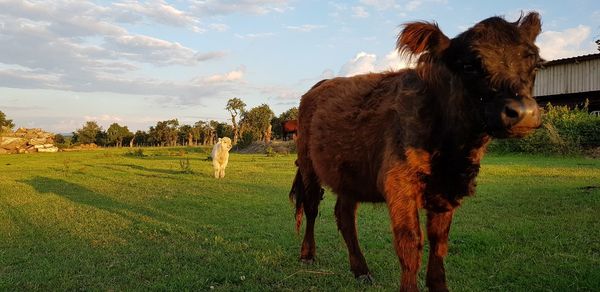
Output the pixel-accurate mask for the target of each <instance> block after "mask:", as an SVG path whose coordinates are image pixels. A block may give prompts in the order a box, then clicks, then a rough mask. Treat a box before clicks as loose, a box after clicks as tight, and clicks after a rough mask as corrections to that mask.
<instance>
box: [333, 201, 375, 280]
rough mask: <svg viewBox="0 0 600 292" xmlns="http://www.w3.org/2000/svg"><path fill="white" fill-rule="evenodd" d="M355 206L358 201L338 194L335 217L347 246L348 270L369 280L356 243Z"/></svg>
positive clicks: (368, 274)
mask: <svg viewBox="0 0 600 292" xmlns="http://www.w3.org/2000/svg"><path fill="white" fill-rule="evenodd" d="M357 208H358V203H357V202H356V201H354V200H352V199H348V198H347V197H344V196H342V195H340V196H338V199H337V202H336V203H335V218H336V221H337V226H338V229H339V230H340V232H341V233H342V236H343V237H344V241H345V242H346V247H347V248H348V256H349V258H350V270H351V271H352V273H354V276H355V277H356V278H358V279H361V280H365V281H369V282H370V281H372V280H373V279H372V277H371V274H370V272H369V267H368V266H367V262H366V261H365V257H364V255H363V253H362V251H361V250H360V246H359V244H358V236H357V232H356V210H357Z"/></svg>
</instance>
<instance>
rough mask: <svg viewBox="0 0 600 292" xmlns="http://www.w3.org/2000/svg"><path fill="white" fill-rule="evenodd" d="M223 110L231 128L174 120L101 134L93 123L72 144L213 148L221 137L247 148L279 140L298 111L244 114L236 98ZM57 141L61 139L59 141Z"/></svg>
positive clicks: (243, 105) (115, 127)
mask: <svg viewBox="0 0 600 292" xmlns="http://www.w3.org/2000/svg"><path fill="white" fill-rule="evenodd" d="M225 109H226V110H227V111H228V112H229V114H230V115H231V124H227V123H222V122H218V121H215V120H211V121H198V122H196V123H194V124H193V125H187V124H179V121H178V120H177V119H172V120H166V121H159V122H157V123H156V125H155V126H151V127H150V129H148V131H140V130H138V131H136V132H135V133H133V132H131V131H130V130H129V129H128V128H127V126H122V125H119V124H118V123H113V124H111V125H110V126H109V128H108V129H107V130H106V131H104V130H103V129H102V127H100V126H99V125H98V123H96V122H95V121H88V122H86V123H85V124H84V125H83V127H82V128H80V129H77V130H76V131H75V132H73V137H72V139H71V143H81V144H89V143H95V144H98V145H100V146H116V147H121V146H123V145H129V146H133V145H136V146H176V145H190V146H191V145H212V144H214V143H216V141H217V139H218V138H220V137H229V138H231V139H232V140H233V144H234V145H236V144H240V145H241V146H246V145H248V144H250V143H252V142H254V141H265V142H269V141H270V140H271V139H272V138H273V137H275V138H281V136H282V134H281V131H282V129H281V122H282V121H285V120H291V119H297V117H298V108H296V107H294V108H291V109H289V110H288V111H286V112H284V113H282V114H281V115H279V116H278V117H277V116H275V114H274V113H273V111H272V110H271V108H270V107H269V106H268V105H266V104H262V105H259V106H257V107H254V108H252V109H250V110H246V103H245V102H244V101H242V100H241V99H239V98H232V99H230V100H228V101H227V104H226V107H225ZM59 139H60V137H59Z"/></svg>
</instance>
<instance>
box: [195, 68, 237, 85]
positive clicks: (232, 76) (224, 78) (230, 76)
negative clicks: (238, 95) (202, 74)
mask: <svg viewBox="0 0 600 292" xmlns="http://www.w3.org/2000/svg"><path fill="white" fill-rule="evenodd" d="M245 71H246V68H245V67H240V68H239V69H237V70H233V71H230V72H227V73H225V74H215V75H211V76H209V77H207V78H202V79H200V80H203V81H205V82H209V83H215V82H231V81H240V80H242V79H243V78H244V73H245Z"/></svg>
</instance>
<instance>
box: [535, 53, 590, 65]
mask: <svg viewBox="0 0 600 292" xmlns="http://www.w3.org/2000/svg"><path fill="white" fill-rule="evenodd" d="M594 59H600V53H598V54H589V55H582V56H575V57H569V58H563V59H556V60H552V61H548V62H546V63H545V64H544V66H545V67H548V66H554V65H560V64H567V63H578V62H581V61H587V60H594Z"/></svg>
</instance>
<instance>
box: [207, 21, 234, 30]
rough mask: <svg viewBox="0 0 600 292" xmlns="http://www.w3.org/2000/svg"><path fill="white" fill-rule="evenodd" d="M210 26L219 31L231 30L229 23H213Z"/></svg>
mask: <svg viewBox="0 0 600 292" xmlns="http://www.w3.org/2000/svg"><path fill="white" fill-rule="evenodd" d="M208 27H210V28H211V29H212V30H216V31H219V32H224V31H228V30H229V25H227V24H224V23H211V24H210V25H209V26H208Z"/></svg>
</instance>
